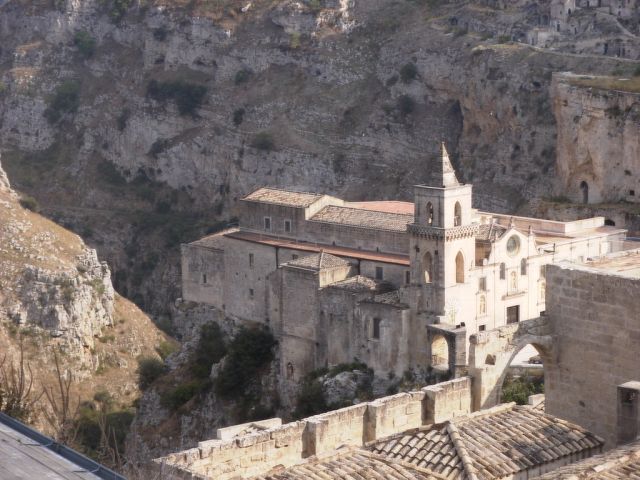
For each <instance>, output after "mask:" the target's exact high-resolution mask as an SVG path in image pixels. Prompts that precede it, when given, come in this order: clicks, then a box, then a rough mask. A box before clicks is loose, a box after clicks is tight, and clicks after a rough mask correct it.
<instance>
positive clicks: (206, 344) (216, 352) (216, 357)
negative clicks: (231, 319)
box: [191, 322, 227, 378]
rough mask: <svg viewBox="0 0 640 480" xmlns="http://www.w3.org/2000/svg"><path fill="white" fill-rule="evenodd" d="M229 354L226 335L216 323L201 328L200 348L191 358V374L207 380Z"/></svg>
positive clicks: (197, 348) (198, 347)
mask: <svg viewBox="0 0 640 480" xmlns="http://www.w3.org/2000/svg"><path fill="white" fill-rule="evenodd" d="M226 354H227V346H226V344H225V341H224V334H223V333H222V330H221V329H220V326H219V325H218V324H217V323H216V322H210V323H206V324H204V325H202V327H200V339H199V340H198V346H197V347H196V349H195V351H194V352H193V356H192V358H191V372H192V373H193V374H194V375H195V376H196V377H199V378H207V377H208V376H209V374H210V373H211V367H212V366H213V365H214V364H216V363H218V362H219V361H220V360H222V357H224V356H225V355H226Z"/></svg>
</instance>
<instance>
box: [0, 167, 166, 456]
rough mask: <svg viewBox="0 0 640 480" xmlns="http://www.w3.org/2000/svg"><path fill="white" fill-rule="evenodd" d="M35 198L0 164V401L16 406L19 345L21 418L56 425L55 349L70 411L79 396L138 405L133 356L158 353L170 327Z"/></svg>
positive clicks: (127, 407)
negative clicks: (126, 294) (122, 287)
mask: <svg viewBox="0 0 640 480" xmlns="http://www.w3.org/2000/svg"><path fill="white" fill-rule="evenodd" d="M34 208H35V203H34V200H33V199H31V198H30V197H20V196H19V195H18V194H17V193H16V192H14V191H13V190H12V189H11V188H10V186H9V182H8V181H7V177H6V175H5V173H4V171H3V170H2V168H1V167H0V352H1V354H0V382H2V385H1V386H2V388H0V408H1V409H6V408H9V409H11V408H12V407H11V405H10V404H7V403H6V402H7V401H10V399H11V398H12V396H10V395H5V394H6V393H7V391H8V389H11V388H12V387H14V386H15V382H14V380H13V379H15V378H18V377H16V376H15V372H19V370H20V356H21V352H22V354H23V355H24V357H23V359H24V361H23V364H22V366H23V367H24V371H25V378H26V380H27V383H28V384H32V386H31V392H30V393H29V395H25V398H24V400H25V402H24V403H25V404H30V406H29V409H28V410H29V411H28V412H22V413H23V416H22V417H21V418H23V419H25V420H29V421H31V422H32V423H34V424H35V425H36V426H37V427H38V428H41V429H42V430H44V431H46V432H48V433H49V434H51V435H58V434H59V433H60V432H59V431H57V430H56V428H57V426H56V425H54V424H52V423H51V422H50V421H49V420H47V418H51V417H55V408H54V405H53V404H52V403H51V402H50V401H49V399H47V396H46V395H43V394H42V392H43V391H44V390H45V389H47V390H48V391H49V392H50V393H51V397H52V398H53V400H54V402H55V403H57V404H58V405H59V404H60V402H61V400H62V393H61V391H60V389H59V385H58V381H59V379H60V377H59V374H58V372H57V371H56V358H57V360H58V363H59V368H60V374H61V375H62V378H63V379H64V380H65V382H66V380H67V379H68V380H69V381H70V389H69V392H70V395H69V397H68V399H69V401H70V409H69V412H67V413H68V414H69V415H70V416H71V417H73V416H74V414H76V413H78V412H77V411H76V407H77V406H78V405H79V404H80V403H81V402H89V404H87V403H83V404H82V405H84V407H82V408H88V405H90V404H91V402H93V401H94V400H95V398H97V397H98V396H99V395H102V399H103V400H104V399H105V398H108V399H109V404H110V405H112V406H113V408H116V409H120V410H121V411H123V412H124V411H126V412H130V411H131V413H128V414H129V415H133V413H132V412H133V410H131V409H132V405H133V404H134V403H135V401H136V399H137V398H138V397H139V396H140V389H139V385H138V374H137V369H138V362H137V358H138V357H139V356H142V355H144V356H155V357H157V353H156V349H157V348H158V347H159V346H161V345H162V344H163V342H165V341H166V337H165V335H164V334H162V333H161V332H160V331H159V330H158V328H157V327H156V326H155V325H154V324H153V322H151V320H150V319H149V318H148V317H147V316H146V315H145V314H144V313H142V311H140V310H139V309H138V308H137V307H136V306H135V305H133V304H132V303H131V302H129V301H128V300H126V299H124V298H123V297H121V296H120V295H118V294H116V293H114V291H113V287H112V284H111V280H110V272H109V268H108V267H107V265H106V264H105V263H104V262H100V261H99V260H98V258H97V255H96V252H95V250H93V249H91V248H88V247H87V246H86V245H85V244H84V243H83V242H82V240H81V239H80V238H79V237H78V236H77V235H75V234H74V233H71V232H69V231H68V230H65V229H64V228H61V227H60V226H58V225H56V224H55V223H53V222H51V221H50V220H47V219H45V218H44V217H42V216H40V215H39V214H37V213H35V212H34V211H32V210H31V209H34ZM25 390H27V389H25ZM100 392H102V393H100ZM25 393H27V392H26V391H25ZM27 397H28V398H27ZM34 402H35V403H34ZM110 408H111V407H110ZM10 413H16V412H13V411H10ZM85 413H86V412H85ZM78 415H79V416H76V417H75V418H76V421H80V420H82V419H83V418H84V417H83V415H84V414H83V413H82V409H81V411H80V412H79V413H78ZM81 447H83V445H81Z"/></svg>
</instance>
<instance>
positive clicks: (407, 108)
mask: <svg viewBox="0 0 640 480" xmlns="http://www.w3.org/2000/svg"><path fill="white" fill-rule="evenodd" d="M397 105H398V111H399V112H400V114H401V115H402V116H403V117H406V116H407V115H409V114H410V113H413V111H414V110H415V108H416V102H415V101H414V100H413V98H411V97H410V96H409V95H401V96H399V97H398V104H397Z"/></svg>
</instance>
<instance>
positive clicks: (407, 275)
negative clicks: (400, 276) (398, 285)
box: [404, 270, 411, 285]
mask: <svg viewBox="0 0 640 480" xmlns="http://www.w3.org/2000/svg"><path fill="white" fill-rule="evenodd" d="M410 283H411V272H410V271H409V270H407V271H405V272H404V284H405V285H409V284H410Z"/></svg>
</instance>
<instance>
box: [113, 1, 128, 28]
mask: <svg viewBox="0 0 640 480" xmlns="http://www.w3.org/2000/svg"><path fill="white" fill-rule="evenodd" d="M131 3H132V0H111V9H110V10H109V16H110V17H111V20H112V21H113V22H114V23H120V21H121V20H122V19H123V18H124V16H125V14H126V13H127V10H128V9H129V7H130V6H131Z"/></svg>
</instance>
